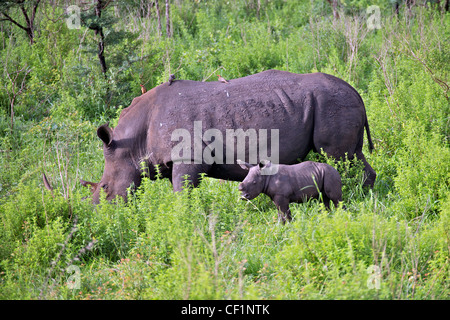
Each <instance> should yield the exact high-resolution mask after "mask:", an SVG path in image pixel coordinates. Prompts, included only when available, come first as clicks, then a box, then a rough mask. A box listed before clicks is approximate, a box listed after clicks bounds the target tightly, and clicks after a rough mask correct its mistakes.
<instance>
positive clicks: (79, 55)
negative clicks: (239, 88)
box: [0, 0, 450, 299]
mask: <svg viewBox="0 0 450 320" xmlns="http://www.w3.org/2000/svg"><path fill="white" fill-rule="evenodd" d="M99 2H100V3H102V1H99ZM369 2H370V3H369ZM9 3H10V4H11V3H12V2H9ZM36 3H37V2H36V1H35V0H34V1H31V0H29V1H26V2H25V9H26V11H27V12H28V13H29V14H30V12H31V11H32V9H33V4H36ZM52 3H54V5H53V6H52V5H50V4H48V3H43V2H41V3H39V5H38V7H37V11H36V15H35V19H34V25H33V31H34V32H33V38H32V41H31V38H30V33H29V32H25V30H24V29H22V28H19V27H18V26H17V25H15V24H13V23H11V22H10V21H8V20H7V19H4V20H3V19H2V21H0V59H1V61H2V70H1V71H0V72H2V76H1V77H0V88H1V90H0V168H1V169H0V298H1V299H448V298H449V296H450V281H449V279H450V263H449V262H450V261H449V259H450V148H449V135H450V131H449V121H450V118H449V113H450V112H449V111H450V105H449V100H448V95H449V82H448V76H449V71H450V64H449V61H450V41H449V40H450V38H449V36H450V16H449V14H448V12H445V10H444V8H442V7H439V6H438V4H435V3H437V2H436V1H434V2H433V1H429V2H427V5H426V6H419V5H417V6H412V7H411V8H408V7H406V6H404V5H401V6H400V11H399V13H398V15H396V14H395V13H394V9H393V7H392V4H391V1H388V0H384V1H383V0H378V1H339V6H338V9H339V18H334V16H333V8H332V6H331V5H330V3H329V2H328V1H309V0H304V1H303V0H302V1H299V0H270V1H269V0H261V1H259V0H258V1H256V0H253V1H243V0H236V1H222V0H208V1H197V0H196V1H169V3H170V24H169V26H170V34H169V35H170V36H168V34H167V31H166V27H165V26H166V16H165V14H164V12H165V5H164V2H163V1H159V9H160V19H161V25H162V28H161V30H160V29H159V28H158V19H157V14H156V11H155V7H154V6H151V5H150V4H151V3H154V2H152V1H130V0H128V1H125V0H123V1H111V2H108V1H103V4H108V5H107V6H106V7H105V8H103V9H102V12H101V16H98V15H95V11H94V8H93V7H86V8H84V9H85V10H82V11H81V18H82V19H81V21H80V23H81V25H80V28H79V29H76V28H75V29H71V28H68V25H67V23H66V18H67V17H68V16H67V14H66V13H65V11H64V8H63V3H65V2H63V1H52ZM372 4H375V5H378V6H379V8H380V19H381V20H380V29H369V28H368V25H367V21H368V19H369V18H370V16H369V15H367V14H366V8H367V7H368V6H369V5H372ZM1 12H7V14H8V16H9V17H10V18H11V19H14V20H15V21H17V22H19V23H22V24H24V22H22V21H25V20H24V16H23V12H22V10H20V8H19V6H18V5H17V4H16V5H12V6H11V7H5V6H4V5H0V17H2V18H5V16H4V15H3V16H2V13H1ZM100 29H101V31H102V33H103V39H102V36H101V34H100V32H99V30H100ZM102 41H104V52H103V55H104V58H105V63H106V70H104V69H102V66H101V64H100V62H99V61H100V60H99V52H98V45H99V43H101V42H102ZM271 68H273V69H281V70H288V71H291V72H297V73H309V72H317V71H320V72H325V73H330V74H333V75H335V76H337V77H340V78H342V79H344V80H346V81H348V82H349V83H350V84H352V85H353V86H354V87H355V88H356V89H357V90H358V92H359V93H360V94H361V96H362V97H363V99H364V102H365V105H366V110H367V113H368V119H369V124H370V129H371V133H372V138H373V141H374V144H375V150H374V151H373V153H372V154H369V152H368V150H367V143H366V144H365V151H364V152H365V154H366V157H367V160H368V161H369V163H370V164H371V165H372V167H373V168H374V169H375V171H376V172H377V181H376V183H375V187H374V189H373V190H367V189H364V188H363V187H362V182H363V181H362V179H363V177H362V174H361V170H360V168H359V164H358V163H355V164H354V165H353V166H349V165H348V163H338V164H334V163H333V162H331V161H330V160H329V159H326V158H324V157H322V156H319V155H315V154H310V158H311V159H315V160H321V161H329V162H330V163H333V165H335V166H337V167H338V169H339V171H340V172H341V174H342V179H343V182H344V189H343V191H344V205H345V207H346V209H343V208H342V207H338V208H334V209H333V210H331V211H330V212H328V211H326V210H325V209H324V206H323V205H322V204H321V203H319V202H317V201H310V202H308V203H306V204H291V211H292V214H293V218H294V220H293V222H292V223H288V224H286V225H284V226H283V225H281V224H278V223H277V221H276V217H277V214H276V208H275V206H274V205H273V204H272V202H271V201H270V199H268V197H266V196H265V195H260V196H259V197H257V198H256V199H254V200H253V201H251V202H247V201H242V200H240V199H239V192H238V190H237V185H238V184H237V183H236V182H224V181H219V180H213V179H208V178H205V179H204V181H203V182H202V184H201V186H200V187H199V188H197V189H193V190H189V191H185V192H183V193H180V194H174V193H173V192H172V187H171V185H170V182H169V181H168V180H167V179H166V180H156V181H150V180H148V179H146V178H144V180H143V183H142V185H141V186H140V188H139V189H138V190H137V192H136V193H134V194H133V195H130V197H129V199H130V200H129V202H128V203H127V204H124V203H123V202H122V201H120V200H118V201H117V203H116V204H111V203H108V202H106V201H104V200H103V201H101V203H100V205H98V206H96V207H94V206H93V205H92V204H91V203H89V201H88V200H82V198H83V197H85V196H88V195H89V190H87V189H86V188H83V187H82V186H81V185H80V184H79V182H78V180H79V179H80V178H83V179H86V180H91V181H98V180H99V179H100V177H101V175H102V171H103V153H102V145H101V141H100V140H99V139H98V138H97V137H96V134H95V132H96V128H97V126H99V125H100V124H103V123H105V122H107V121H110V124H112V125H115V124H117V121H118V115H119V114H120V110H122V109H123V108H124V107H127V106H128V105H129V104H130V103H131V101H132V99H133V98H134V97H136V96H138V95H140V86H139V85H140V84H144V85H145V86H146V87H147V89H150V88H152V87H155V86H157V85H158V84H160V83H161V82H164V81H167V79H168V76H169V74H170V73H176V77H177V78H178V79H191V80H199V81H201V80H206V81H211V80H212V81H216V78H215V74H217V73H216V72H220V73H221V74H222V75H223V76H224V77H225V78H228V79H232V78H236V77H241V76H246V75H249V74H253V73H256V72H259V71H263V70H267V69H271ZM43 172H45V173H46V174H47V176H48V178H49V180H50V183H51V184H52V186H53V187H54V190H53V191H52V192H50V191H48V190H46V189H45V188H44V185H43V182H42V173H43Z"/></svg>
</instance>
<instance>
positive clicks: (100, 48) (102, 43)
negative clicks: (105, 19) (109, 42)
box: [94, 0, 108, 78]
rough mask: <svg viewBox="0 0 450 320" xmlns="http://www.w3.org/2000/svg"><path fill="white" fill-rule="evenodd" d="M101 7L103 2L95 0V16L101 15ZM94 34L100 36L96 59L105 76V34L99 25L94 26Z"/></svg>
mask: <svg viewBox="0 0 450 320" xmlns="http://www.w3.org/2000/svg"><path fill="white" fill-rule="evenodd" d="M102 9H103V3H102V0H97V5H96V6H95V15H96V16H97V18H99V19H100V17H101V15H102ZM94 33H95V35H99V36H100V40H99V42H98V53H97V55H98V59H99V60H100V65H101V66H102V72H103V74H104V76H105V78H106V71H107V70H108V68H107V67H106V60H105V55H104V52H105V36H104V34H103V28H102V27H101V26H96V27H95V28H94Z"/></svg>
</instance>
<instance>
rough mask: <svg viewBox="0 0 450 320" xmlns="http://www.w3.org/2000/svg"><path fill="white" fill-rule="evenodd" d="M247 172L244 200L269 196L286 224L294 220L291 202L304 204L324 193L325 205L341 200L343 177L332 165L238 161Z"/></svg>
mask: <svg viewBox="0 0 450 320" xmlns="http://www.w3.org/2000/svg"><path fill="white" fill-rule="evenodd" d="M238 163H239V165H240V166H241V167H242V168H243V169H245V170H248V171H249V172H248V174H247V177H245V179H244V181H242V182H241V183H240V184H239V191H241V193H242V196H243V197H244V198H245V199H248V200H251V199H253V198H255V197H256V196H258V195H259V194H260V193H265V194H266V195H268V196H269V197H270V198H271V199H272V201H273V202H274V203H275V205H276V206H277V208H278V220H279V221H281V222H282V223H283V224H284V223H285V222H286V219H287V220H291V219H292V218H291V212H290V210H289V203H290V202H305V201H306V200H307V199H310V198H314V199H318V198H319V194H320V193H322V199H323V202H324V204H325V206H326V207H327V208H328V209H329V208H330V200H331V201H333V203H334V205H335V206H336V207H337V205H338V203H339V201H342V182H341V176H340V175H339V173H338V172H337V171H336V169H334V168H333V167H332V166H330V165H328V164H325V163H318V162H313V161H305V162H302V163H299V164H293V165H282V164H279V165H275V164H272V163H271V162H270V161H269V162H267V163H266V164H263V163H262V162H260V163H259V165H251V164H248V163H247V162H243V161H241V160H238Z"/></svg>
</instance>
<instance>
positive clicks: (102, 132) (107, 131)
mask: <svg viewBox="0 0 450 320" xmlns="http://www.w3.org/2000/svg"><path fill="white" fill-rule="evenodd" d="M97 136H98V137H99V138H100V139H102V141H103V143H104V144H105V145H107V146H108V145H109V144H110V143H111V141H112V136H113V131H112V129H111V128H110V127H109V122H107V123H105V124H103V125H101V126H100V127H98V129H97Z"/></svg>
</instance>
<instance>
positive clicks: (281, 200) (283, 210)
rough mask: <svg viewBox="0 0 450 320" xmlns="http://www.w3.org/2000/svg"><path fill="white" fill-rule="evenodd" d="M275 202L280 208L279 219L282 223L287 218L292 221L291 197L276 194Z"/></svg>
mask: <svg viewBox="0 0 450 320" xmlns="http://www.w3.org/2000/svg"><path fill="white" fill-rule="evenodd" d="M273 202H274V203H275V205H276V206H277V209H278V221H280V222H281V223H282V224H285V223H286V220H288V221H291V220H292V217H291V210H290V209H289V199H288V198H286V197H284V196H279V195H277V196H275V197H274V198H273Z"/></svg>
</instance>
